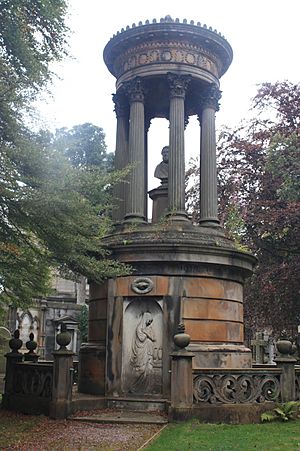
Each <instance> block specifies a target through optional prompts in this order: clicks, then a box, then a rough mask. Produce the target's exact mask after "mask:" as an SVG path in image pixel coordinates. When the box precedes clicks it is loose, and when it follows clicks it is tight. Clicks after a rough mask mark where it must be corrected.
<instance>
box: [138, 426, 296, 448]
mask: <svg viewBox="0 0 300 451" xmlns="http://www.w3.org/2000/svg"><path fill="white" fill-rule="evenodd" d="M146 449H147V451H150V450H152V451H160V450H162V451H167V450H172V451H182V450H195V451H196V450H197V451H199V450H205V451H230V450H232V451H254V450H259V451H267V450H270V449H271V450H272V451H287V450H288V451H299V449H300V421H299V420H297V421H291V422H288V423H268V424H242V425H229V424H203V423H199V421H197V420H193V421H189V422H187V423H183V424H170V425H169V426H168V427H167V428H165V429H164V430H163V432H162V433H161V435H160V436H159V437H158V438H157V439H156V440H155V441H154V442H153V443H151V445H149V446H148V447H147V448H146Z"/></svg>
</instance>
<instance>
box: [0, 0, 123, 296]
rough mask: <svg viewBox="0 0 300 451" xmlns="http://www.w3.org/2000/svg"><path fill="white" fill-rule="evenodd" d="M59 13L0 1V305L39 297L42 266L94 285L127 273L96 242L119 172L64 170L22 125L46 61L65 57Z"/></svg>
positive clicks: (61, 8)
mask: <svg viewBox="0 0 300 451" xmlns="http://www.w3.org/2000/svg"><path fill="white" fill-rule="evenodd" d="M65 14H66V3H65V2H64V1H62V0H43V1H42V0H28V1H26V2H24V1H22V0H19V1H18V0H4V1H2V2H1V4H0V41H1V44H2V50H1V54H0V100H1V102H0V105H1V106H0V151H1V153H0V250H1V252H0V300H1V301H5V302H9V303H11V302H18V303H20V302H21V303H25V302H31V300H32V298H33V297H36V296H40V295H44V294H45V293H47V290H48V288H49V287H48V281H49V268H50V267H55V268H56V267H59V268H60V269H61V270H62V271H63V272H64V273H69V272H70V271H71V272H72V274H75V275H76V274H83V275H85V276H87V277H90V278H92V279H94V280H98V281H101V280H103V278H104V277H107V276H114V275H118V274H120V272H122V271H125V272H126V271H127V268H126V267H125V266H122V265H119V264H117V263H116V262H115V261H113V260H110V259H109V258H107V257H108V251H107V249H105V248H104V247H103V245H102V241H101V238H102V237H103V235H104V234H106V233H107V231H108V230H109V227H110V221H109V219H108V218H109V215H108V214H107V213H108V211H109V210H110V208H111V200H110V196H109V187H110V185H111V184H112V183H114V181H116V180H117V179H118V177H119V175H118V174H115V173H114V174H110V175H107V173H105V172H104V171H103V169H101V168H100V167H96V166H90V167H89V169H88V170H82V167H74V166H71V165H70V164H69V163H68V161H67V159H66V158H64V157H63V156H62V155H60V153H59V152H58V151H57V150H56V151H55V150H53V148H52V147H51V139H52V138H51V136H50V134H49V133H47V132H41V133H38V134H35V133H33V132H31V131H30V130H29V128H28V127H27V126H26V125H24V124H25V122H26V121H25V119H24V118H25V117H26V116H25V114H27V112H28V109H29V108H30V105H31V101H32V100H33V99H34V98H35V97H36V95H37V94H38V93H39V92H40V90H41V89H42V88H45V87H46V86H47V83H48V82H50V81H51V78H52V76H53V74H52V73H51V71H50V70H49V64H50V63H51V62H53V61H57V60H59V59H61V58H62V57H63V56H64V55H65V54H66V38H67V33H68V29H67V27H66V25H65V22H64V21H65Z"/></svg>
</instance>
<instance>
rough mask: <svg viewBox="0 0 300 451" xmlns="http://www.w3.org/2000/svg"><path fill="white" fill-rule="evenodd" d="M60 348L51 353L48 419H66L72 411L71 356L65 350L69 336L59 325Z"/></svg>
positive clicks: (69, 339) (69, 340)
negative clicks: (50, 388)
mask: <svg viewBox="0 0 300 451" xmlns="http://www.w3.org/2000/svg"><path fill="white" fill-rule="evenodd" d="M56 342H57V344H58V345H59V346H60V348H59V350H58V351H54V352H53V385H52V398H51V403H50V412H49V416H50V418H54V419H63V418H67V417H68V416H69V415H70V413H71V409H72V385H73V355H74V353H73V352H72V351H69V350H68V349H67V346H68V344H70V342H71V335H70V334H69V333H68V332H67V329H66V326H65V325H64V324H62V325H61V332H60V333H59V334H58V335H57V337H56Z"/></svg>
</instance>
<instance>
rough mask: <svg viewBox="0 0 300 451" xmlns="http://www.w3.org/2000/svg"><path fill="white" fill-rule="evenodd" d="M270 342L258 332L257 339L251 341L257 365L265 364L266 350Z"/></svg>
mask: <svg viewBox="0 0 300 451" xmlns="http://www.w3.org/2000/svg"><path fill="white" fill-rule="evenodd" d="M267 344H268V340H266V339H265V337H264V333H263V332H256V333H255V339H254V340H251V346H252V350H253V361H254V363H256V364H260V365H263V364H264V363H265V350H266V346H267Z"/></svg>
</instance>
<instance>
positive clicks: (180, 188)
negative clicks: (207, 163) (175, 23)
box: [168, 74, 190, 220]
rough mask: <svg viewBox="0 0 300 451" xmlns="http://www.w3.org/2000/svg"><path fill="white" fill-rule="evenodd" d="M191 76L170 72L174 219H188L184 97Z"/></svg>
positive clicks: (171, 204)
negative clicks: (186, 205)
mask: <svg viewBox="0 0 300 451" xmlns="http://www.w3.org/2000/svg"><path fill="white" fill-rule="evenodd" d="M189 80H190V77H186V76H182V77H180V76H177V75H174V74H169V77H168V81H169V84H170V115H169V120H170V141H169V147H170V150H169V177H168V183H169V186H168V199H169V200H168V202H169V207H168V208H169V212H170V215H171V217H172V219H174V220H187V214H186V212H185V161H184V125H185V116H184V99H185V92H186V89H187V86H188V83H189Z"/></svg>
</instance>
